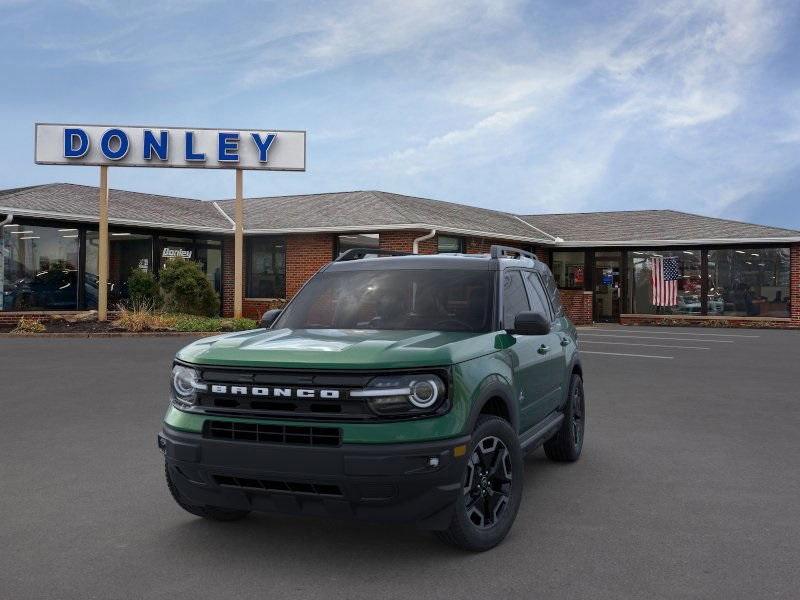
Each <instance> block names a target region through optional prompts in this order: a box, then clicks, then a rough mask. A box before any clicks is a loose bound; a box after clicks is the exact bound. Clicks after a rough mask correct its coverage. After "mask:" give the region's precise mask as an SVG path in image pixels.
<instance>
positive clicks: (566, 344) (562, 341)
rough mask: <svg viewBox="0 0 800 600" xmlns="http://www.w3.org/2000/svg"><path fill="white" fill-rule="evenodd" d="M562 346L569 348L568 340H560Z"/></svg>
mask: <svg viewBox="0 0 800 600" xmlns="http://www.w3.org/2000/svg"><path fill="white" fill-rule="evenodd" d="M561 345H562V346H569V338H561Z"/></svg>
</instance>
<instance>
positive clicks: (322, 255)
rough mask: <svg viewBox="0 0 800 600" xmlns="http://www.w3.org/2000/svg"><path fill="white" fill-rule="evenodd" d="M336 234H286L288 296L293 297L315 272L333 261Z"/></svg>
mask: <svg viewBox="0 0 800 600" xmlns="http://www.w3.org/2000/svg"><path fill="white" fill-rule="evenodd" d="M333 247H334V236H333V235H332V234H330V233H304V234H298V235H288V236H286V297H287V298H291V297H292V296H294V295H295V294H296V293H297V291H298V290H299V289H300V288H301V287H302V286H303V284H304V283H305V282H306V281H308V280H309V279H310V278H311V276H312V275H314V273H316V272H317V271H319V270H320V269H321V268H322V267H324V266H325V265H327V264H328V263H329V262H331V259H332V258H333Z"/></svg>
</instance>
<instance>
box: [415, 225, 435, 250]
mask: <svg viewBox="0 0 800 600" xmlns="http://www.w3.org/2000/svg"><path fill="white" fill-rule="evenodd" d="M435 235H436V230H435V229H431V232H430V233H426V234H425V235H423V236H420V237H418V238H417V239H415V240H414V243H413V245H412V246H411V249H412V250H411V252H412V253H413V254H419V243H420V242H424V241H425V240H429V239H431V238H432V237H433V236H435Z"/></svg>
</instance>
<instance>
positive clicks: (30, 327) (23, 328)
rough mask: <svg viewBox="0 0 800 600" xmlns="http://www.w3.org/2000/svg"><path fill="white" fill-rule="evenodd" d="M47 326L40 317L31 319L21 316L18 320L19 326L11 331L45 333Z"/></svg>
mask: <svg viewBox="0 0 800 600" xmlns="http://www.w3.org/2000/svg"><path fill="white" fill-rule="evenodd" d="M44 331H45V327H44V325H43V324H42V322H41V321H39V320H38V319H29V318H27V317H21V318H20V320H19V321H17V326H16V327H15V328H14V329H12V330H11V333H44Z"/></svg>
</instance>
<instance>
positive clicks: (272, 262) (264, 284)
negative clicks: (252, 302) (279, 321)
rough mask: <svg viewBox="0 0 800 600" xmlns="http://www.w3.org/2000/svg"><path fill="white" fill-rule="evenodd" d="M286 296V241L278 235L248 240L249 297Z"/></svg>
mask: <svg viewBox="0 0 800 600" xmlns="http://www.w3.org/2000/svg"><path fill="white" fill-rule="evenodd" d="M285 296H286V242H285V241H284V239H283V238H278V237H257V238H248V240H247V297H248V298H283V297H285Z"/></svg>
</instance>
